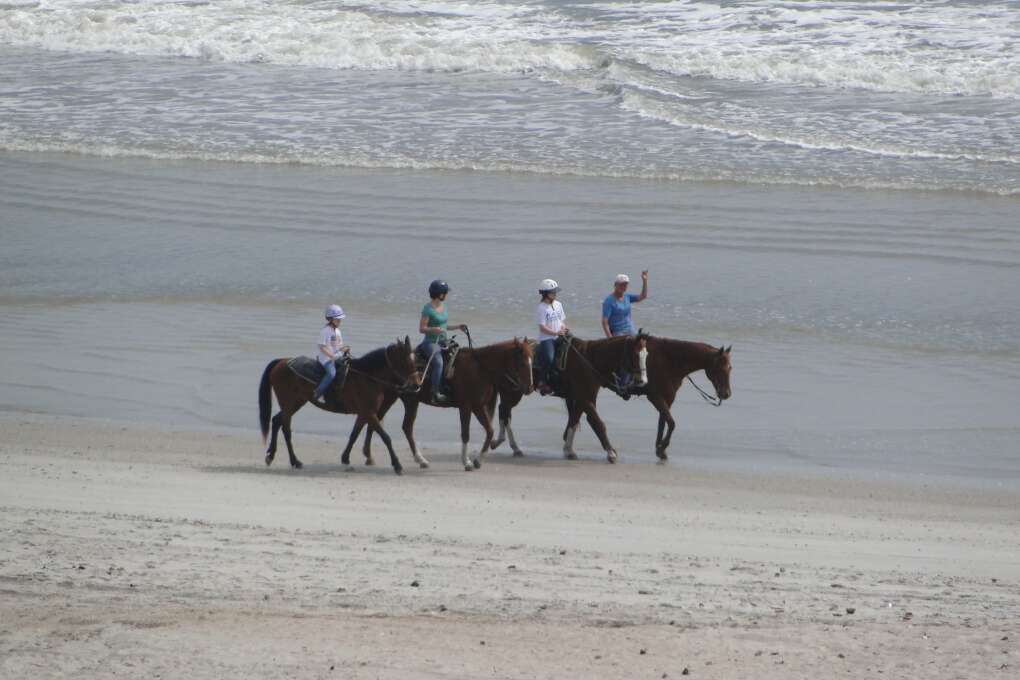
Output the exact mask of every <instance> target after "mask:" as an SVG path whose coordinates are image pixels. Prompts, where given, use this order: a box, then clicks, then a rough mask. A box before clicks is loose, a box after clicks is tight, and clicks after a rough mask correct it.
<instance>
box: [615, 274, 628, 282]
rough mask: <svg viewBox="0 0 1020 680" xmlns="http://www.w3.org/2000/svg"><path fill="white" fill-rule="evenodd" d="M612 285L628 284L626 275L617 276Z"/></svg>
mask: <svg viewBox="0 0 1020 680" xmlns="http://www.w3.org/2000/svg"><path fill="white" fill-rule="evenodd" d="M613 283H630V277H629V276H627V275H626V274H617V275H616V280H615V281H613Z"/></svg>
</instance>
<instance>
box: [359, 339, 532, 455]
mask: <svg viewBox="0 0 1020 680" xmlns="http://www.w3.org/2000/svg"><path fill="white" fill-rule="evenodd" d="M533 361H534V351H533V349H532V346H531V343H529V342H528V340H527V338H525V339H524V340H518V339H517V338H514V339H513V340H507V341H505V342H498V343H496V344H493V345H486V346H485V347H478V348H461V350H460V353H459V354H458V355H457V360H456V363H455V364H454V367H453V375H452V376H451V377H450V380H449V385H450V391H451V392H452V395H451V397H452V398H451V399H450V400H449V402H448V403H444V404H435V403H433V401H432V396H431V394H430V392H429V391H427V390H420V391H418V392H416V393H413V394H412V393H407V394H403V395H400V399H401V401H403V402H404V423H403V429H404V435H405V436H406V437H407V443H408V445H409V446H410V447H411V452H412V453H414V455H415V456H416V457H418V458H420V459H421V461H424V460H425V459H424V458H421V453H420V452H419V451H418V446H417V444H416V443H415V441H414V421H415V418H416V417H417V414H418V405H419V404H428V405H429V406H441V407H443V406H451V407H456V408H457V409H459V410H460V441H461V451H460V461H461V464H462V465H463V466H464V469H465V470H474V469H476V468H480V467H481V466H482V458H483V457H484V456H485V452H486V451H488V450H489V448H490V446H491V444H492V413H491V409H490V407H489V404H490V403H492V402H494V401H495V399H496V395H497V394H499V393H500V392H501V391H503V390H507V391H509V390H515V391H517V392H518V393H519V394H522V395H523V394H530V393H531V391H532V390H533V389H534V383H533V382H532V364H533ZM395 399H396V395H394V397H393V399H390V400H388V401H387V403H385V404H384V405H383V408H382V410H381V411H380V412H379V417H380V418H382V417H383V416H385V415H386V411H388V410H389V408H390V406H392V405H393V401H394V400H395ZM472 415H474V416H475V418H476V419H477V420H478V422H479V423H481V425H482V428H484V430H485V441H484V442H483V443H482V448H481V451H480V452H479V454H478V457H476V458H475V459H474V460H471V461H469V460H468V455H467V446H468V438H469V435H470V429H471V416H472ZM363 426H364V423H363V422H362V420H361V418H360V417H359V418H358V421H357V422H356V423H354V430H353V431H352V432H351V439H350V441H349V442H348V445H347V449H345V450H344V454H343V457H342V459H341V462H343V463H344V464H347V463H348V462H349V461H350V453H351V447H352V446H353V444H354V440H355V439H357V437H358V434H359V433H360V432H361V428H362V427H363ZM371 443H372V431H371V430H369V432H368V433H367V434H366V435H365V447H364V453H365V461H366V462H367V463H368V464H369V465H372V453H371ZM427 465H428V462H427V461H426V462H424V463H423V464H422V466H423V467H425V466H427Z"/></svg>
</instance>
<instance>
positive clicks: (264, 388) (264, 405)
mask: <svg viewBox="0 0 1020 680" xmlns="http://www.w3.org/2000/svg"><path fill="white" fill-rule="evenodd" d="M280 361H282V359H273V360H272V361H270V362H269V363H268V364H267V365H266V370H264V371H262V382H260V383H259V425H261V426H262V443H263V444H265V443H266V437H268V436H269V413H270V411H272V410H273V395H272V393H271V392H270V389H271V386H270V384H269V373H270V372H271V371H272V370H273V367H275V366H276V364H277V363H279V362H280Z"/></svg>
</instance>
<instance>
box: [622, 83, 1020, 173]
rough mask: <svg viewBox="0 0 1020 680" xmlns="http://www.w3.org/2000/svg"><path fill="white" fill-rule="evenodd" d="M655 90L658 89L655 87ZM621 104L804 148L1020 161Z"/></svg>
mask: <svg viewBox="0 0 1020 680" xmlns="http://www.w3.org/2000/svg"><path fill="white" fill-rule="evenodd" d="M652 91H653V92H656V90H654V89H653V90H652ZM620 105H621V106H622V107H623V108H624V109H626V110H628V111H631V112H633V113H636V114H638V115H640V116H643V117H646V118H651V119H654V120H658V121H662V122H665V123H668V124H670V125H677V126H681V127H687V128H695V129H699V130H704V131H706V132H712V133H717V134H722V135H728V136H736V137H747V138H750V139H753V140H756V141H759V142H768V143H774V144H784V145H788V146H795V147H798V148H801V149H809V150H816V151H851V152H855V153H864V154H869V155H874V156H892V157H898V158H907V159H930V160H943V161H971V162H978V163H1004V164H1013V165H1020V155H1016V154H1004V153H974V152H964V151H935V150H931V149H924V148H918V147H917V146H911V145H907V144H896V143H893V142H891V141H888V140H880V139H876V138H871V139H869V140H865V139H862V138H860V137H858V138H849V137H841V136H839V135H838V134H836V133H835V132H834V131H835V130H839V127H838V126H837V125H828V126H826V127H825V130H826V131H825V132H821V131H815V132H813V133H810V132H809V133H808V134H803V133H802V134H799V135H798V134H796V133H795V130H798V129H800V130H803V129H804V126H803V125H801V126H799V127H798V128H793V127H790V126H786V128H785V129H783V130H779V129H772V128H771V127H770V126H768V125H755V124H754V123H753V122H750V121H749V120H746V119H745V120H743V121H741V122H735V121H731V120H727V119H726V118H724V117H722V116H719V115H712V114H710V113H705V112H702V109H701V108H700V107H697V106H689V105H686V104H682V103H679V102H677V103H674V104H670V103H667V102H664V101H661V100H660V99H657V98H654V97H649V96H645V95H643V94H641V93H639V92H632V91H631V92H623V93H621V100H620ZM713 113H715V112H713Z"/></svg>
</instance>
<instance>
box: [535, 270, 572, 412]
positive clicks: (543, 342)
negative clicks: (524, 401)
mask: <svg viewBox="0 0 1020 680" xmlns="http://www.w3.org/2000/svg"><path fill="white" fill-rule="evenodd" d="M559 292H560V287H559V285H557V283H556V282H555V281H553V280H552V279H545V280H544V281H542V283H540V284H538V294H539V295H541V296H542V301H541V302H539V303H538V309H536V310H535V321H537V322H538V368H539V375H538V389H539V391H540V392H541V393H542V394H549V392H550V391H551V390H550V388H549V371H550V370H551V369H552V365H553V362H554V361H555V360H556V338H558V337H560V336H562V335H566V334H567V332H568V331H569V330H570V329H569V328H567V324H566V319H567V315H566V314H565V313H564V312H563V305H562V304H560V301H559V300H557V299H556V294H557V293H559Z"/></svg>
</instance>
